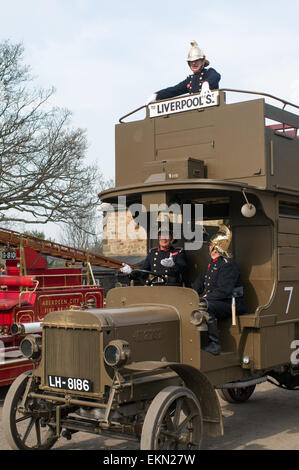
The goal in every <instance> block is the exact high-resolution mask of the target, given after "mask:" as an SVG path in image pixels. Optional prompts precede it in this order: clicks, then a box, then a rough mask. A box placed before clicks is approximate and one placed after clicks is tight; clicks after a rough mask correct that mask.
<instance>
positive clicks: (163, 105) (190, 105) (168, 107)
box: [149, 91, 219, 117]
mask: <svg viewBox="0 0 299 470" xmlns="http://www.w3.org/2000/svg"><path fill="white" fill-rule="evenodd" d="M218 103H219V92H218V91H211V92H210V93H208V94H207V95H193V96H190V97H186V96H183V97H181V98H177V99H175V100H171V101H161V102H160V103H154V104H151V105H150V106H149V113H150V117H157V116H163V115H165V114H172V113H178V112H182V111H190V110H192V109H200V108H207V107H210V106H217V105H218Z"/></svg>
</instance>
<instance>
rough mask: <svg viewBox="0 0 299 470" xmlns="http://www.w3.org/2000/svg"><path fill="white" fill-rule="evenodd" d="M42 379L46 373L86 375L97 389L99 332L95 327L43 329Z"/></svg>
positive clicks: (98, 380) (72, 375)
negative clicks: (88, 328)
mask: <svg viewBox="0 0 299 470" xmlns="http://www.w3.org/2000/svg"><path fill="white" fill-rule="evenodd" d="M43 335H44V341H45V342H44V371H45V376H44V381H45V382H44V383H45V384H46V385H48V376H49V375H57V376H63V377H75V378H81V379H89V380H91V382H92V383H93V392H98V391H99V390H100V333H99V331H97V330H84V329H65V328H53V327H52V328H45V329H44V333H43Z"/></svg>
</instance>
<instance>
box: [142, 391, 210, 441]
mask: <svg viewBox="0 0 299 470" xmlns="http://www.w3.org/2000/svg"><path fill="white" fill-rule="evenodd" d="M202 429H203V425H202V413H201V408H200V404H199V402H198V400H197V398H196V396H195V395H194V393H193V392H192V391H191V390H189V389H188V388H184V387H176V386H170V387H166V388H165V389H163V390H162V391H161V392H159V393H158V394H157V395H156V397H155V398H154V400H153V401H152V403H151V405H150V406H149V408H148V411H147V413H146V416H145V419H144V423H143V427H142V433H141V441H140V449H141V450H172V449H174V450H196V449H200V445H201V441H202V434H203V431H202Z"/></svg>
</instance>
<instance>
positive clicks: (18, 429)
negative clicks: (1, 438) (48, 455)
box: [2, 371, 57, 450]
mask: <svg viewBox="0 0 299 470" xmlns="http://www.w3.org/2000/svg"><path fill="white" fill-rule="evenodd" d="M30 374H31V372H30V371H28V372H25V373H23V374H21V375H20V376H19V377H18V378H17V379H16V380H15V381H14V382H13V383H12V385H11V386H10V388H9V390H8V393H7V395H6V398H5V402H4V406H3V417H2V421H3V427H4V433H5V435H6V438H7V441H8V443H9V445H10V446H11V448H12V449H14V450H46V449H50V448H51V447H52V446H53V445H54V444H55V442H56V441H57V438H56V437H55V431H54V430H53V429H52V428H51V427H50V426H48V424H47V422H48V420H49V417H50V412H49V410H48V409H47V407H46V406H45V403H43V402H42V400H40V399H32V398H28V399H27V400H26V403H25V404H24V403H22V400H23V396H24V392H25V389H26V386H27V384H28V380H29V376H30Z"/></svg>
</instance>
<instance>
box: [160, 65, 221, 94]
mask: <svg viewBox="0 0 299 470" xmlns="http://www.w3.org/2000/svg"><path fill="white" fill-rule="evenodd" d="M220 78H221V75H220V74H219V73H218V72H216V70H215V69H213V68H209V69H206V68H204V69H202V71H201V72H200V73H199V74H196V75H195V74H194V75H189V77H187V78H186V80H183V81H182V82H180V83H178V84H177V85H175V86H172V87H169V88H165V89H163V90H160V91H158V92H157V100H165V99H167V98H173V97H175V96H179V95H185V94H186V93H190V94H191V93H199V92H200V90H201V86H202V83H203V82H208V83H209V86H210V90H216V89H217V88H219V81H220Z"/></svg>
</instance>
